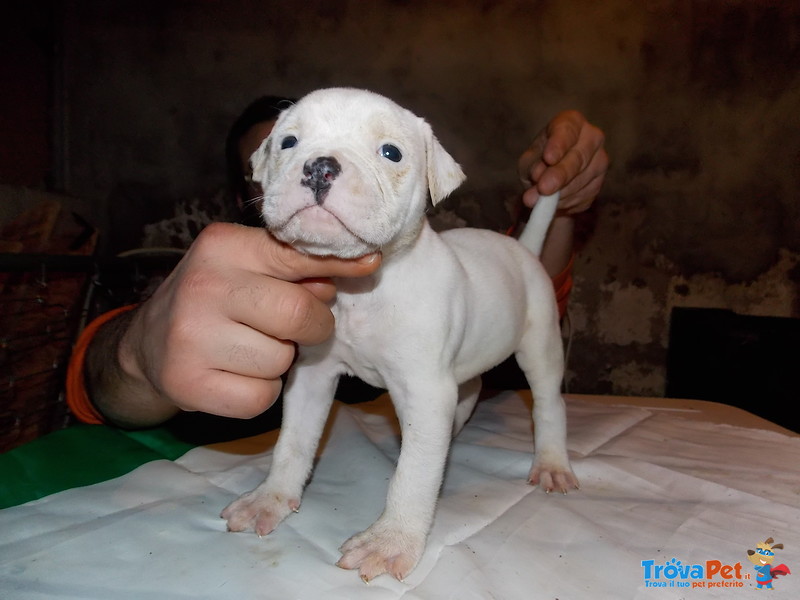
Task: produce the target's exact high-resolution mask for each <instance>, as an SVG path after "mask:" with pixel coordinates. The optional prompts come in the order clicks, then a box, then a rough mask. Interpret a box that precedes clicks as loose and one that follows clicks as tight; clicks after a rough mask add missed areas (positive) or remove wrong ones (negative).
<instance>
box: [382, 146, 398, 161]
mask: <svg viewBox="0 0 800 600" xmlns="http://www.w3.org/2000/svg"><path fill="white" fill-rule="evenodd" d="M380 155H381V156H382V157H383V158H388V159H389V160H390V161H392V162H400V161H401V160H402V158H403V153H402V152H400V148H398V147H397V146H394V145H392V144H384V145H383V146H381V149H380Z"/></svg>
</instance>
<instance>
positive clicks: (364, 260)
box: [356, 252, 380, 265]
mask: <svg viewBox="0 0 800 600" xmlns="http://www.w3.org/2000/svg"><path fill="white" fill-rule="evenodd" d="M379 256H380V253H378V252H373V253H372V254H367V255H366V256H362V257H361V258H359V259H358V260H357V261H356V262H358V263H360V264H362V265H371V264H372V263H374V262H375V261H376V260H378V257H379Z"/></svg>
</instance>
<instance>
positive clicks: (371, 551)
mask: <svg viewBox="0 0 800 600" xmlns="http://www.w3.org/2000/svg"><path fill="white" fill-rule="evenodd" d="M415 379H417V382H416V383H414V384H411V388H412V389H409V382H408V381H406V382H404V383H403V385H402V386H398V388H394V389H393V388H392V386H390V390H389V391H390V394H391V395H392V400H393V402H394V404H395V407H396V410H397V416H398V419H399V421H400V426H401V430H402V436H403V439H402V444H401V449H400V457H399V459H398V461H397V469H396V470H395V473H394V475H393V476H392V479H391V481H390V482H389V493H388V496H387V498H386V507H385V508H384V511H383V514H381V516H380V517H379V518H378V520H377V521H375V523H373V524H372V525H371V526H370V527H369V528H368V529H366V530H365V531H362V532H361V533H359V534H357V535H354V536H353V537H351V538H350V539H349V540H347V542H345V543H344V544H343V545H342V547H341V548H340V550H341V551H342V558H341V559H340V560H339V562H338V563H336V564H337V565H338V566H340V567H342V568H345V569H358V570H359V574H360V576H361V579H363V580H364V581H367V582H368V581H370V580H371V579H373V578H375V577H377V576H378V575H380V574H382V573H389V574H390V575H392V576H393V577H395V578H396V579H398V580H402V579H403V578H404V577H405V576H406V575H408V573H410V572H411V570H412V569H413V568H414V567H415V566H416V564H417V562H418V561H419V559H420V557H421V556H422V552H423V550H424V549H425V540H426V538H427V536H428V532H429V531H430V528H431V524H432V522H433V514H434V511H435V509H436V499H437V497H438V495H439V488H440V487H441V484H442V477H443V474H444V467H445V462H446V460H447V453H448V449H449V446H450V440H451V435H452V429H453V417H454V413H455V406H456V400H457V395H458V391H457V389H458V387H457V385H456V384H455V382H434V383H433V384H430V383H428V385H421V384H420V383H419V382H420V381H427V382H430V381H431V379H430V378H425V377H417V374H415ZM403 388H405V389H403Z"/></svg>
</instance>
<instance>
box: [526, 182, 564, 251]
mask: <svg viewBox="0 0 800 600" xmlns="http://www.w3.org/2000/svg"><path fill="white" fill-rule="evenodd" d="M559 196H560V194H559V192H556V193H555V194H552V195H551V196H541V197H540V198H539V200H537V202H536V204H535V205H534V206H533V210H531V216H530V218H529V219H528V223H527V224H526V225H525V228H524V229H523V230H522V233H521V234H520V235H519V241H520V242H521V243H522V245H523V246H525V247H526V248H527V249H528V250H530V251H531V252H533V253H534V254H535V255H536V256H539V255H540V254H541V253H542V245H543V244H544V238H545V237H546V236H547V230H548V229H550V223H552V222H553V215H555V214H556V207H557V205H558V198H559Z"/></svg>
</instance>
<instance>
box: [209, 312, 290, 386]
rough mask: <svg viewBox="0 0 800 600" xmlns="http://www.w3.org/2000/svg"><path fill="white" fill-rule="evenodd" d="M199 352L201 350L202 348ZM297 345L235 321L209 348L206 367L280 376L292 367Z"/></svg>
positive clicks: (236, 372) (257, 375)
mask: <svg viewBox="0 0 800 600" xmlns="http://www.w3.org/2000/svg"><path fill="white" fill-rule="evenodd" d="M198 352H199V351H198ZM295 354H296V346H295V344H294V343H293V342H291V341H286V340H283V339H278V338H274V337H272V336H268V335H264V334H263V333H261V332H259V331H256V330H255V329H252V328H251V327H248V326H246V325H242V324H240V323H232V324H230V326H228V327H227V328H226V329H225V330H224V331H223V332H221V334H220V335H219V336H216V337H215V338H214V340H213V345H212V346H210V347H208V348H207V349H205V355H204V357H203V360H204V361H205V362H206V368H213V369H215V370H220V371H226V372H229V373H233V374H236V375H242V376H245V377H257V378H259V379H278V378H280V377H281V375H283V374H284V373H286V371H288V370H289V367H291V366H292V363H293V362H294V358H295Z"/></svg>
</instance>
